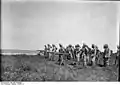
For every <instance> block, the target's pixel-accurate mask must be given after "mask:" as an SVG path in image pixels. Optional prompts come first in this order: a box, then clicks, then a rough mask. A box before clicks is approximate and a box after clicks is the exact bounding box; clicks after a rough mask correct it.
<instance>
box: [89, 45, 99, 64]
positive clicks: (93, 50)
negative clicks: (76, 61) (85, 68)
mask: <svg viewBox="0 0 120 85" xmlns="http://www.w3.org/2000/svg"><path fill="white" fill-rule="evenodd" d="M91 47H92V54H91V57H92V64H93V65H96V59H97V49H98V48H97V46H96V45H95V44H92V46H91Z"/></svg>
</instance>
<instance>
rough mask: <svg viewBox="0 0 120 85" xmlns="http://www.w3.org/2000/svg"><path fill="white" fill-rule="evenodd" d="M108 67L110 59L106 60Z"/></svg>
mask: <svg viewBox="0 0 120 85" xmlns="http://www.w3.org/2000/svg"><path fill="white" fill-rule="evenodd" d="M106 65H108V66H109V65H110V58H107V60H106Z"/></svg>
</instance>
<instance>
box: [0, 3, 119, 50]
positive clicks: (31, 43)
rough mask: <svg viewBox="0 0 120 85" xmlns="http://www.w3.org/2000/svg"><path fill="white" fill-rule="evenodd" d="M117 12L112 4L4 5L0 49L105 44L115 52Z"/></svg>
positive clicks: (33, 48) (100, 46) (100, 45)
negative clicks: (46, 45)
mask: <svg viewBox="0 0 120 85" xmlns="http://www.w3.org/2000/svg"><path fill="white" fill-rule="evenodd" d="M117 15H118V8H117V5H116V4H115V3H112V2H109V3H80V2H60V1H59V2H55V1H49V2H48V1H25V2H19V1H17V2H15V1H14V2H4V3H3V4H2V30H1V31H2V32H1V33H2V36H1V41H2V48H3V49H31V50H36V49H43V48H44V44H48V43H49V44H52V43H53V44H56V45H57V46H58V43H62V44H63V45H68V44H73V45H74V44H77V43H79V44H82V41H84V42H85V43H86V44H88V45H91V44H92V43H94V44H97V45H98V46H99V48H100V49H102V45H103V44H105V43H108V44H109V45H110V48H111V49H113V50H115V49H116V42H117V41H118V39H117V27H118V26H117Z"/></svg>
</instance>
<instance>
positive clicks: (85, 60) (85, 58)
mask: <svg viewBox="0 0 120 85" xmlns="http://www.w3.org/2000/svg"><path fill="white" fill-rule="evenodd" d="M84 66H87V56H86V55H84Z"/></svg>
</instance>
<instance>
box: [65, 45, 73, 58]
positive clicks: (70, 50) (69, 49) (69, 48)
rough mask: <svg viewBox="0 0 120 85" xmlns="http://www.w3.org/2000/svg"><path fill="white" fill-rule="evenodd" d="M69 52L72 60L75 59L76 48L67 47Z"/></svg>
mask: <svg viewBox="0 0 120 85" xmlns="http://www.w3.org/2000/svg"><path fill="white" fill-rule="evenodd" d="M67 51H68V53H69V56H70V59H73V58H74V48H73V47H72V45H69V46H68V47H67Z"/></svg>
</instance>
